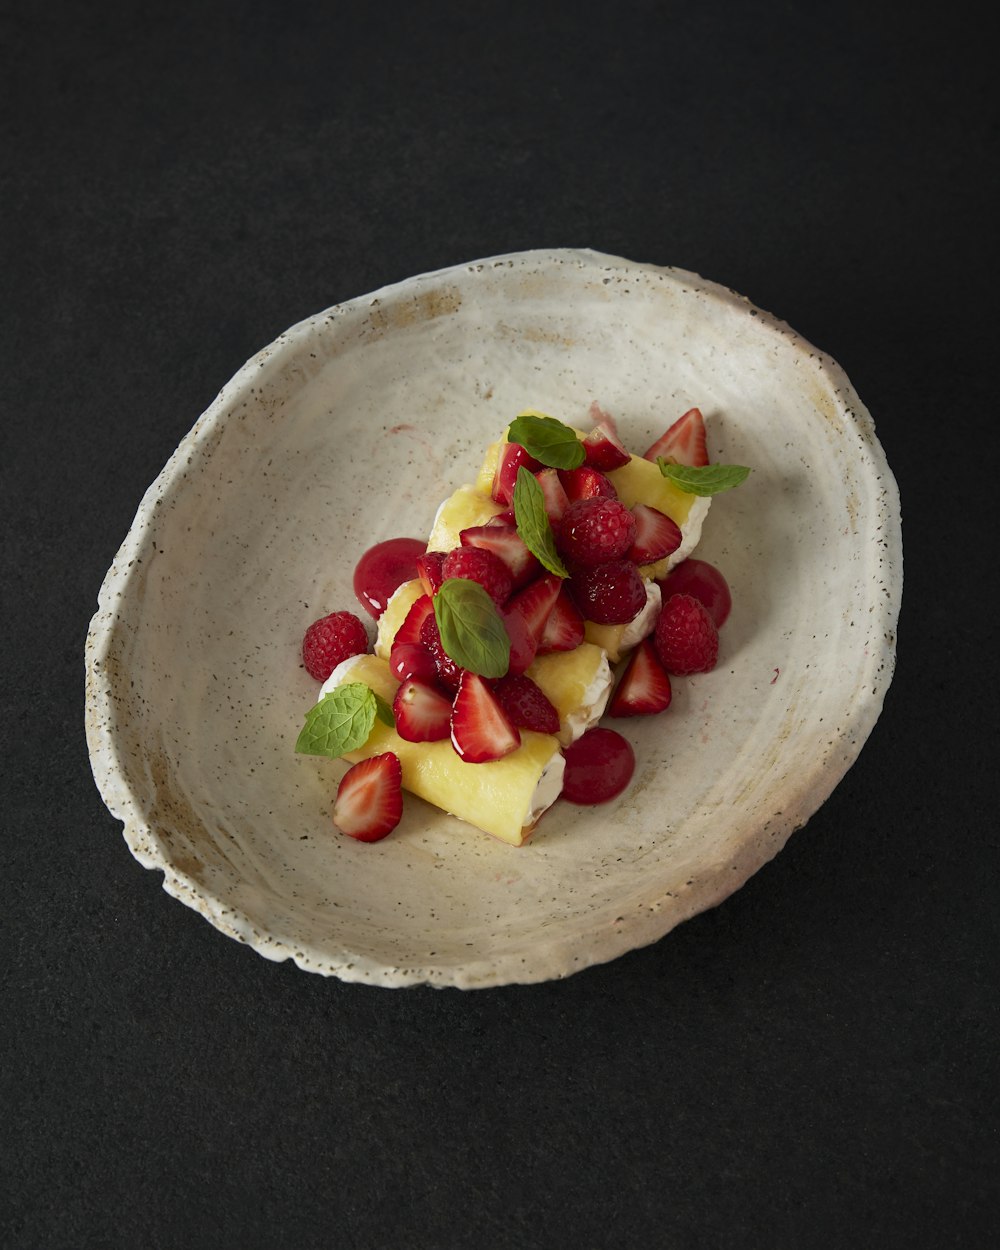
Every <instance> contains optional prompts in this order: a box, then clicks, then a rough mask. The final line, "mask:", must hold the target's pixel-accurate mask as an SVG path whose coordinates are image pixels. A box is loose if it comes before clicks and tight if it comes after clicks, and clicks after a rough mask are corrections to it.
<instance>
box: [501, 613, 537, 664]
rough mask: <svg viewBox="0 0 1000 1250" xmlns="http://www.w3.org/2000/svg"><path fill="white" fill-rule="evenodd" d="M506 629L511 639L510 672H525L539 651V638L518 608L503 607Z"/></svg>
mask: <svg viewBox="0 0 1000 1250" xmlns="http://www.w3.org/2000/svg"><path fill="white" fill-rule="evenodd" d="M500 615H501V616H502V617H503V624H504V629H506V631H507V637H508V638H509V639H510V658H509V659H508V661H507V672H508V673H523V672H524V670H525V669H526V668H528V666H529V665H530V664H531V662H532V661H533V660H534V658H535V654H536V652H537V651H538V639H537V638H536V637H535V635H534V634H533V633H532V632H531V630H530V629H529V627H528V622H527V621H526V620H525V618H524V617H523V616H522V615H521V613H520V612H518V611H517V610H516V609H515V610H513V611H511V610H510V609H509V608H501V609H500Z"/></svg>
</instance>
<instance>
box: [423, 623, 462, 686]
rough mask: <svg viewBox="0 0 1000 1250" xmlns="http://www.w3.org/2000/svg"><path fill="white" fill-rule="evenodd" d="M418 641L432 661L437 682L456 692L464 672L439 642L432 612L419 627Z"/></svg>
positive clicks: (439, 632)
mask: <svg viewBox="0 0 1000 1250" xmlns="http://www.w3.org/2000/svg"><path fill="white" fill-rule="evenodd" d="M420 641H421V642H422V643H423V645H424V646H425V647H426V648H427V650H428V651H429V652H430V653H431V655H432V657H433V659H434V667H435V668H436V669H437V675H438V681H439V682H440V683H441V684H442V686H445V687H447V689H449V690H451V691H455V690H457V689H458V683H459V682H460V681H461V679H462V673H463V672H464V671H465V670H464V669H463V668H462V667H461V666H460V665H458V664H456V663H455V661H454V660H453V659H452V658H451V656H450V655H449V654H448V652H447V651H445V649H444V643H443V642H442V641H441V631H440V630H439V629H438V623H437V619H436V618H435V616H434V613H433V612H431V613H429V614H428V615H427V617H426V618H425V619H424V623H423V624H422V625H421V626H420Z"/></svg>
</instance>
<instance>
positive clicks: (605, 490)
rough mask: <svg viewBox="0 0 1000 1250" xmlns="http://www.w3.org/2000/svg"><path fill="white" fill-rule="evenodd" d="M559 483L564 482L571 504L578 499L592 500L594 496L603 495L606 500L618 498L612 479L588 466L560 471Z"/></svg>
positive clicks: (583, 465)
mask: <svg viewBox="0 0 1000 1250" xmlns="http://www.w3.org/2000/svg"><path fill="white" fill-rule="evenodd" d="M559 481H560V482H562V484H563V489H564V490H565V492H566V497H567V499H568V500H569V501H570V503H574V502H575V501H576V500H577V499H590V498H591V497H592V496H593V495H603V496H604V497H605V498H606V499H617V498H618V492H617V490H615V485H614V482H612V480H611V478H609V477H607V476H605V474H603V473H601V472H600V470H598V469H594V468H591V467H590V465H587V464H581V465H580V467H579V468H578V469H560V470H559Z"/></svg>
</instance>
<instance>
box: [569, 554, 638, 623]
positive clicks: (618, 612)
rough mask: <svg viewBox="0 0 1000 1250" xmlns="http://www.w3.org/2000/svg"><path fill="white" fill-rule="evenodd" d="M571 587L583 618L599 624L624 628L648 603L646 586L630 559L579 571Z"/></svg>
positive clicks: (608, 562)
mask: <svg viewBox="0 0 1000 1250" xmlns="http://www.w3.org/2000/svg"><path fill="white" fill-rule="evenodd" d="M570 587H571V590H572V593H573V598H574V599H575V600H576V606H577V607H578V608H579V609H580V611H581V612H582V613H583V616H584V618H585V619H586V620H588V621H593V622H594V623H595V624H597V625H624V624H626V623H627V622H628V621H631V620H632V618H633V617H634V616H635V615H636V613H637V612H638V611H639V610H640V608H642V607H643V606H644V604H645V602H646V587H645V583H644V582H643V580H642V578H641V576H640V575H639V570H638V568H637V567H636V565H634V564H633V563H632V561H631V560H609V561H607V562H606V563H605V564H597V565H594V567H593V568H582V569H579V570H577V571H576V572H575V573H574V574H573V577H572V578H571V579H570Z"/></svg>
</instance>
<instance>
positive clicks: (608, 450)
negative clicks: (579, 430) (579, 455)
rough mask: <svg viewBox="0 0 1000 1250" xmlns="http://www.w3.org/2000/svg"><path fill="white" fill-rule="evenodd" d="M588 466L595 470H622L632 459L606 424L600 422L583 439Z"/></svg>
mask: <svg viewBox="0 0 1000 1250" xmlns="http://www.w3.org/2000/svg"><path fill="white" fill-rule="evenodd" d="M583 450H584V454H585V455H586V457H587V464H589V465H590V466H591V468H594V469H602V470H604V471H607V470H608V469H620V468H621V467H622V465H623V464H628V462H629V461H630V460H631V459H632V457H631V455H630V454H629V452H628V451H627V450H626V448H625V446H624V444H623V443H622V441H621V439H620V438H619V437H618V435H617V434H616V433H615V432H614V430H613V429H612V428H611V426H610V425H608V424H607V423H606V422H603V421H602V422H599V423H598V424H597V425H595V426H594V428H593V429H592V430H591V431H590V433H589V434H588V435H586V437H585V438H584V439H583Z"/></svg>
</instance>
